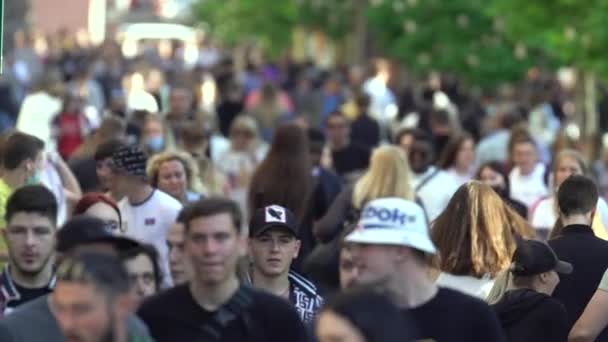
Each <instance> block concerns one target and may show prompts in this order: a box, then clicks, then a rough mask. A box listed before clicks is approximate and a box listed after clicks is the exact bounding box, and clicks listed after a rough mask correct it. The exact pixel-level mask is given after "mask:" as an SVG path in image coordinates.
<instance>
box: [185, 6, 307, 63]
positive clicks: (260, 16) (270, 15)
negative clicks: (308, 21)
mask: <svg viewBox="0 0 608 342" xmlns="http://www.w3.org/2000/svg"><path fill="white" fill-rule="evenodd" d="M194 11H195V15H196V17H197V19H199V20H201V21H204V22H206V23H207V24H209V26H210V27H211V30H212V32H213V34H214V35H215V36H217V37H218V38H220V39H222V40H223V41H225V42H227V43H229V44H234V43H237V42H240V41H243V40H244V39H249V38H252V39H256V40H257V42H258V43H259V44H260V45H261V46H262V47H263V48H264V49H265V50H266V51H267V52H269V53H270V54H272V55H277V54H278V53H280V52H281V51H283V50H284V49H285V48H286V47H288V46H289V45H290V44H291V37H292V32H293V29H294V28H295V27H296V25H297V24H298V6H297V5H296V3H295V2H293V1H276V0H224V1H218V0H200V1H199V2H198V3H196V4H195V6H194Z"/></svg>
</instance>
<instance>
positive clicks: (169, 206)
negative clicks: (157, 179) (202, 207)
mask: <svg viewBox="0 0 608 342" xmlns="http://www.w3.org/2000/svg"><path fill="white" fill-rule="evenodd" d="M152 201H154V205H158V206H159V208H163V209H166V210H174V211H179V210H180V209H181V208H182V204H181V203H180V202H179V201H178V200H176V199H175V198H173V197H172V196H171V195H169V194H167V193H165V192H164V191H161V190H159V189H156V190H154V195H153V196H152Z"/></svg>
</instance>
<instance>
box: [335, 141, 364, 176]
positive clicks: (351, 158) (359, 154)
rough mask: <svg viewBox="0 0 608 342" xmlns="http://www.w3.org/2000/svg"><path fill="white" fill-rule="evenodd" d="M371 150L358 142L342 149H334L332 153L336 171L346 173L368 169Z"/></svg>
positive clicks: (340, 173)
mask: <svg viewBox="0 0 608 342" xmlns="http://www.w3.org/2000/svg"><path fill="white" fill-rule="evenodd" d="M370 153H371V152H370V150H369V149H367V148H365V147H362V146H361V145H358V144H354V143H353V144H349V145H348V146H346V147H345V148H343V149H341V150H334V151H332V153H331V157H332V160H333V166H334V170H335V171H336V173H337V174H338V175H339V176H340V177H343V176H344V175H346V174H348V173H351V172H354V171H360V170H365V169H367V166H368V165H369V156H370Z"/></svg>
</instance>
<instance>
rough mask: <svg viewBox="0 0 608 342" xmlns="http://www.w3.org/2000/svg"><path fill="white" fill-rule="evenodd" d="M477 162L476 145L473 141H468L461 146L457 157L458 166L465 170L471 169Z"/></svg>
mask: <svg viewBox="0 0 608 342" xmlns="http://www.w3.org/2000/svg"><path fill="white" fill-rule="evenodd" d="M474 160H475V143H474V142H473V140H472V139H466V140H464V141H463V142H462V143H461V144H460V148H459V149H458V154H457V156H456V166H458V167H461V168H463V169H465V168H469V167H471V165H473V161H474Z"/></svg>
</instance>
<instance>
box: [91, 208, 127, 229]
mask: <svg viewBox="0 0 608 342" xmlns="http://www.w3.org/2000/svg"><path fill="white" fill-rule="evenodd" d="M84 214H86V215H89V216H93V217H96V218H98V219H100V220H102V221H103V222H105V223H106V224H108V225H111V226H112V229H113V230H114V229H120V227H119V224H120V217H119V216H118V212H116V210H115V209H114V208H112V207H111V206H110V205H109V204H107V203H104V202H97V203H95V204H93V205H92V206H91V207H89V209H87V211H85V212H84Z"/></svg>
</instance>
